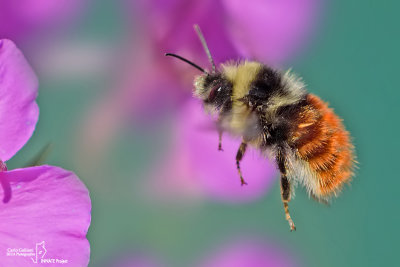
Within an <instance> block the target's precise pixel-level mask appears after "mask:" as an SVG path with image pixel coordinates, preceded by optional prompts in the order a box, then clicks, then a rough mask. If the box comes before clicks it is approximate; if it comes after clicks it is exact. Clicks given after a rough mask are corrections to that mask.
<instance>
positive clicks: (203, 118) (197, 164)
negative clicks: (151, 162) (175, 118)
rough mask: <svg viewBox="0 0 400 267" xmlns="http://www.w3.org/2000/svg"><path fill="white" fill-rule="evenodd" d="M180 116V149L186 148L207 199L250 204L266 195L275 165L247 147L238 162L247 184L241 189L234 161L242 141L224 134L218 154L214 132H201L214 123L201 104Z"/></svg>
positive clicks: (187, 108)
mask: <svg viewBox="0 0 400 267" xmlns="http://www.w3.org/2000/svg"><path fill="white" fill-rule="evenodd" d="M182 114H183V116H182V118H181V122H182V129H180V130H181V131H182V140H181V144H180V146H182V147H183V148H185V149H187V152H186V153H187V154H186V155H187V157H188V160H189V161H190V162H191V166H193V175H194V176H195V177H197V178H198V179H200V181H201V183H202V185H203V187H204V190H205V191H206V192H207V193H208V194H209V195H210V196H212V197H214V198H216V199H219V200H222V201H228V202H242V201H253V200H255V199H258V198H260V197H261V196H263V195H264V194H265V193H266V192H267V190H268V188H269V187H270V186H271V185H272V184H273V181H275V174H276V167H275V164H274V163H271V162H270V161H269V160H268V159H266V158H265V157H264V156H261V155H260V153H259V152H258V151H256V150H255V149H252V148H249V149H248V150H247V152H246V154H245V156H244V158H243V160H242V161H241V169H242V173H243V176H244V179H245V180H246V182H247V183H248V185H244V186H241V184H240V178H239V174H238V171H237V169H236V160H235V158H236V153H237V150H238V149H239V146H240V142H241V140H240V139H239V138H232V137H230V136H229V135H228V134H225V135H223V138H222V148H223V150H224V151H218V133H217V131H216V130H215V129H210V128H209V129H204V126H207V125H213V123H212V121H211V119H210V117H209V116H207V115H206V114H205V112H204V111H203V108H202V107H201V105H200V103H199V102H197V101H194V100H193V101H190V102H189V104H188V105H187V107H186V108H185V110H184V111H182ZM211 127H212V126H211Z"/></svg>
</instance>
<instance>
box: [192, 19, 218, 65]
mask: <svg viewBox="0 0 400 267" xmlns="http://www.w3.org/2000/svg"><path fill="white" fill-rule="evenodd" d="M193 27H194V30H195V31H196V33H197V36H199V39H200V42H201V44H202V45H203V48H204V51H205V52H206V54H207V57H208V61H210V63H211V66H212V72H213V73H214V72H215V63H214V60H213V58H212V56H211V53H210V49H208V46H207V42H206V39H205V38H204V35H203V34H202V33H201V30H200V27H199V25H197V24H195V25H193Z"/></svg>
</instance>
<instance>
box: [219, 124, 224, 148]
mask: <svg viewBox="0 0 400 267" xmlns="http://www.w3.org/2000/svg"><path fill="white" fill-rule="evenodd" d="M218 150H219V151H224V150H223V149H222V130H221V129H218Z"/></svg>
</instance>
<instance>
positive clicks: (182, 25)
mask: <svg viewBox="0 0 400 267" xmlns="http://www.w3.org/2000/svg"><path fill="white" fill-rule="evenodd" d="M135 2H136V1H135ZM144 2H145V4H144V5H145V6H146V8H147V9H148V12H146V13H144V14H146V17H145V18H144V19H145V20H147V23H148V24H149V29H148V30H147V31H148V34H150V35H152V38H154V40H155V43H156V47H157V49H159V50H161V51H160V52H165V51H167V52H177V53H179V54H182V55H183V56H185V57H188V58H190V59H193V60H194V61H195V62H199V63H202V65H204V66H208V64H207V63H208V62H207V57H206V56H205V54H204V53H203V48H202V47H201V44H200V42H199V40H198V38H197V36H196V35H195V34H194V32H193V25H194V24H198V25H199V26H200V27H201V29H202V31H203V33H204V35H205V38H206V40H207V43H208V45H209V48H210V50H211V53H212V54H213V57H214V59H215V61H216V63H222V62H224V61H226V60H231V59H234V60H236V59H239V58H250V59H257V60H259V61H262V62H264V63H266V64H269V65H276V64H281V63H282V62H283V61H285V60H287V59H288V58H289V57H290V56H292V55H293V53H294V52H295V51H296V50H299V48H300V47H301V46H302V44H303V43H304V41H305V40H307V37H309V34H310V32H311V30H312V28H313V22H314V19H315V11H316V9H317V4H318V1H317V0H280V1H276V0H250V1H240V0H233V1H232V0H205V1H194V0H193V1H187V0H151V1H144ZM206 64H207V65H206Z"/></svg>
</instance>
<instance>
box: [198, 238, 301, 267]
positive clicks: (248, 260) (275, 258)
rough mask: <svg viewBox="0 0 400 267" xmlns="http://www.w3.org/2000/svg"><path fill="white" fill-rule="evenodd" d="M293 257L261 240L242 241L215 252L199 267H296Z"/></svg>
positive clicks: (230, 243) (234, 242)
mask: <svg viewBox="0 0 400 267" xmlns="http://www.w3.org/2000/svg"><path fill="white" fill-rule="evenodd" d="M299 265H300V264H296V263H295V261H294V259H293V258H292V256H291V255H290V254H289V253H287V252H285V251H283V250H280V249H279V248H278V247H277V246H276V245H271V244H267V243H266V242H265V241H262V240H260V239H248V238H247V239H240V240H236V241H233V242H229V243H228V244H226V245H224V246H223V247H220V248H217V249H216V250H214V251H213V252H212V253H211V255H208V256H207V259H206V260H205V261H204V262H203V263H201V264H199V265H198V266H199V267H242V266H246V267H278V266H279V267H294V266H299Z"/></svg>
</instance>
